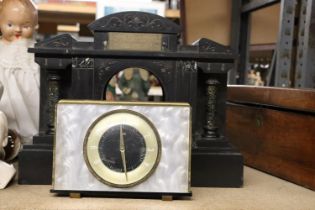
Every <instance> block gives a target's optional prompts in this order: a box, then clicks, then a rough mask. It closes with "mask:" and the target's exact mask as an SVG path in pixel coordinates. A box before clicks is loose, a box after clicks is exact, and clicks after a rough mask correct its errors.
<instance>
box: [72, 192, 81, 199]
mask: <svg viewBox="0 0 315 210" xmlns="http://www.w3.org/2000/svg"><path fill="white" fill-rule="evenodd" d="M69 197H70V198H81V194H80V193H70V194H69Z"/></svg>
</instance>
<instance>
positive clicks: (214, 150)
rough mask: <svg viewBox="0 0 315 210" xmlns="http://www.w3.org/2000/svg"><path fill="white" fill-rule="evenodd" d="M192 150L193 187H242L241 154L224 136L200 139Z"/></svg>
mask: <svg viewBox="0 0 315 210" xmlns="http://www.w3.org/2000/svg"><path fill="white" fill-rule="evenodd" d="M196 143H197V147H196V148H194V149H193V150H192V160H191V184H192V186H193V187H242V185H243V156H242V155H241V154H240V153H239V152H238V151H237V150H236V149H234V148H233V147H232V146H231V145H230V144H229V143H228V141H226V140H225V139H224V138H219V139H217V140H213V141H212V140H205V139H200V140H198V141H197V142H196Z"/></svg>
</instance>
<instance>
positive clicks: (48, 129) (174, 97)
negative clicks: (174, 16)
mask: <svg viewBox="0 0 315 210" xmlns="http://www.w3.org/2000/svg"><path fill="white" fill-rule="evenodd" d="M89 29H90V30H91V31H92V32H93V33H94V42H80V41H77V40H76V39H74V38H72V37H71V36H70V35H67V34H64V35H58V36H56V37H53V38H51V39H48V40H45V41H43V42H40V43H37V44H36V45H35V48H33V49H30V50H29V51H30V52H31V53H35V59H36V62H37V63H38V64H39V65H40V67H41V90H40V91H41V98H40V101H41V104H40V133H39V135H38V136H35V137H34V144H33V145H30V146H26V147H25V148H24V149H23V151H22V152H21V155H20V170H19V173H20V174H19V183H21V184H45V183H46V184H49V183H50V181H51V180H50V179H51V165H52V139H53V135H54V132H55V130H54V115H55V105H56V103H57V102H58V101H59V100H60V99H89V100H103V98H104V92H105V91H104V90H105V89H106V86H107V84H108V82H109V81H110V79H111V78H112V77H113V75H115V74H117V73H118V72H120V71H121V70H123V69H126V68H129V67H138V68H142V69H146V70H148V71H149V72H151V73H152V74H154V75H155V76H156V77H157V78H158V79H159V81H160V83H161V86H162V89H163V100H164V101H167V102H188V103H189V104H190V105H191V106H192V130H193V151H192V168H191V174H192V186H218V187H240V186H242V182H243V159H242V156H241V154H240V153H239V152H237V151H236V150H235V149H234V148H232V146H231V145H230V144H229V142H228V140H227V139H226V137H225V103H226V84H227V71H228V69H229V68H230V67H231V65H230V64H231V63H232V62H233V61H234V59H235V58H236V55H235V54H233V52H232V51H231V50H230V49H229V48H228V47H225V46H223V45H220V44H218V43H215V42H213V41H211V40H208V39H200V40H198V41H196V42H195V43H194V44H193V45H189V46H183V45H179V40H178V37H179V35H180V32H181V31H180V27H179V26H178V25H176V24H175V23H174V22H172V21H170V20H167V19H165V18H162V17H160V16H157V15H152V14H148V13H142V12H122V13H116V14H112V15H109V16H105V17H103V18H101V19H98V20H96V21H95V22H93V23H91V24H90V25H89ZM35 169H36V170H35ZM33 171H36V172H33Z"/></svg>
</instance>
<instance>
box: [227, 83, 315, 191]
mask: <svg viewBox="0 0 315 210" xmlns="http://www.w3.org/2000/svg"><path fill="white" fill-rule="evenodd" d="M227 135H228V136H229V139H230V140H231V142H232V143H233V144H235V145H236V146H237V147H238V148H239V149H240V150H241V152H242V154H243V155H244V159H245V164H247V165H249V166H252V167H254V168H257V169H260V170H262V171H265V172H268V173H270V174H272V175H275V176H278V177H280V178H283V179H285V180H288V181H291V182H293V183H296V184H299V185H302V186H304V187H307V188H310V189H313V190H315V91H314V90H302V89H286V88H268V87H250V86H230V87H229V88H228V106H227Z"/></svg>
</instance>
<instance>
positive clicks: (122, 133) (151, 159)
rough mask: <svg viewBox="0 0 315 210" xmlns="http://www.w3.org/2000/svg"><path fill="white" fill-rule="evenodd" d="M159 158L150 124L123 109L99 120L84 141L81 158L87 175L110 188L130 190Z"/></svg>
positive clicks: (155, 138)
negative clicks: (92, 175)
mask: <svg viewBox="0 0 315 210" xmlns="http://www.w3.org/2000/svg"><path fill="white" fill-rule="evenodd" d="M160 155H161V142H160V137H159V134H158V132H157V130H156V128H155V126H154V124H153V123H151V122H150V121H149V120H148V119H147V118H146V117H145V116H144V115H142V114H140V113H138V112H135V111H131V110H127V109H119V110H115V111H111V112H109V113H106V114H105V115H102V116H101V117H99V118H98V119H97V120H95V121H94V123H93V124H92V125H91V127H90V128H89V130H88V132H87V135H86V137H85V141H84V158H85V162H86V164H87V166H88V168H89V169H90V171H91V173H93V174H94V175H95V177H96V178H98V179H99V180H100V181H101V182H103V183H105V184H108V185H110V186H113V187H130V186H134V185H137V184H138V183H141V182H143V181H144V180H146V179H147V178H148V177H149V176H150V175H151V174H152V173H153V172H154V170H155V168H156V166H157V165H158V163H159V160H160Z"/></svg>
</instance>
